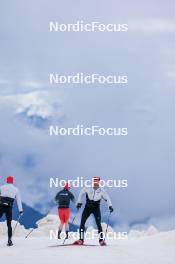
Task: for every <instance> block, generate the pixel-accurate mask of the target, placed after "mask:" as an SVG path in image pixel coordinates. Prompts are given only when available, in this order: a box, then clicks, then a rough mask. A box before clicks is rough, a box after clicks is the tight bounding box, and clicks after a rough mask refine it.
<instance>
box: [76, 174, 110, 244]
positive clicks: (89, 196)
mask: <svg viewBox="0 0 175 264" xmlns="http://www.w3.org/2000/svg"><path fill="white" fill-rule="evenodd" d="M92 182H93V187H88V188H83V189H82V190H81V192H80V195H79V197H78V201H77V209H79V208H81V206H82V202H81V201H82V197H83V196H84V195H86V204H85V208H84V210H83V213H82V217H81V224H80V239H79V240H77V241H75V242H74V244H76V245H82V244H83V243H84V232H85V223H86V220H87V219H88V217H89V216H90V215H91V214H93V215H94V217H95V221H96V224H97V227H98V233H99V243H100V245H101V246H104V245H106V243H105V241H104V239H103V231H102V226H101V211H100V201H101V200H102V199H104V200H105V201H106V202H107V203H108V207H109V211H110V212H111V213H112V212H113V207H112V203H111V200H110V198H109V196H108V194H107V193H106V192H105V191H104V190H103V189H102V188H100V186H99V185H100V177H93V179H92Z"/></svg>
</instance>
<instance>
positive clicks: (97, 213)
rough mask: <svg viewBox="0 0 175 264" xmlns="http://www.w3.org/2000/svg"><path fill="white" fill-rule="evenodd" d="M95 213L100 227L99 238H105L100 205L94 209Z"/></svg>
mask: <svg viewBox="0 0 175 264" xmlns="http://www.w3.org/2000/svg"><path fill="white" fill-rule="evenodd" d="M93 215H94V217H95V222H96V225H97V228H98V233H99V240H103V230H102V226H101V212H100V207H97V208H95V209H94V210H93Z"/></svg>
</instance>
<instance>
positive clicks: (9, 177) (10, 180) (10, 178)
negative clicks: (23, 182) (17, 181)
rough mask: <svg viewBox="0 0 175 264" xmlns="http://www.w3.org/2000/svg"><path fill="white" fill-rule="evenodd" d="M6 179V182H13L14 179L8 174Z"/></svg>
mask: <svg viewBox="0 0 175 264" xmlns="http://www.w3.org/2000/svg"><path fill="white" fill-rule="evenodd" d="M6 181H7V183H8V184H13V181H14V178H13V176H8V177H7V180H6Z"/></svg>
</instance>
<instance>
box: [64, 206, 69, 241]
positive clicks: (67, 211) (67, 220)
mask: <svg viewBox="0 0 175 264" xmlns="http://www.w3.org/2000/svg"><path fill="white" fill-rule="evenodd" d="M69 217H70V208H65V219H64V220H65V231H66V239H68V236H69Z"/></svg>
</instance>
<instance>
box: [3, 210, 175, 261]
mask: <svg viewBox="0 0 175 264" xmlns="http://www.w3.org/2000/svg"><path fill="white" fill-rule="evenodd" d="M13 224H15V223H13ZM57 225H58V222H57V218H56V217H55V216H52V215H49V216H47V217H46V218H43V219H42V220H41V221H39V223H38V230H35V231H34V232H33V233H32V235H31V237H29V238H28V239H25V238H24V237H25V234H27V232H28V230H26V229H24V228H23V227H22V226H19V227H18V230H17V232H16V234H15V236H14V238H13V242H14V246H13V247H11V248H8V247H7V246H6V237H5V233H6V226H5V223H1V225H0V234H1V237H0V252H1V261H2V263H12V262H13V264H20V263H21V264H22V263H25V264H31V263H38V264H40V263H41V264H46V263H52V264H56V263H62V264H77V263H83V264H97V263H100V264H116V263H119V264H174V263H175V251H174V244H175V231H174V230H173V231H169V232H161V233H158V232H157V231H156V229H155V228H153V227H151V228H150V229H148V230H147V231H144V232H143V231H142V232H139V231H132V232H130V234H129V236H128V238H127V239H118V240H115V241H114V240H108V241H107V242H108V246H107V247H100V246H94V247H93V246H89V247H88V246H87V247H78V246H66V247H53V246H55V245H58V244H61V241H57V240H55V239H53V240H50V239H49V237H48V236H47V234H48V231H49V229H52V228H53V227H54V226H57ZM69 242H70V241H69ZM66 243H68V242H66ZM86 243H88V244H96V245H98V241H97V240H86ZM12 260H13V261H12Z"/></svg>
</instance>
